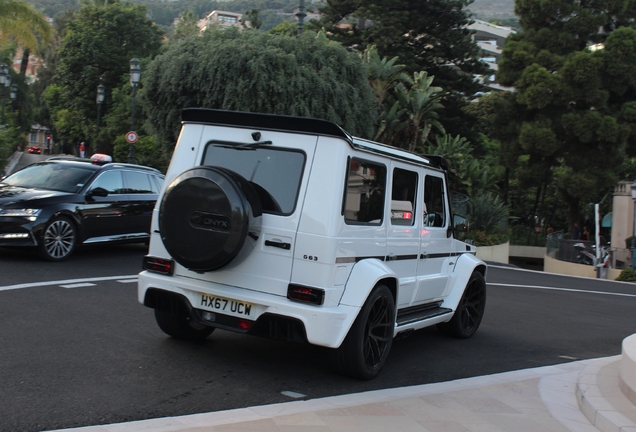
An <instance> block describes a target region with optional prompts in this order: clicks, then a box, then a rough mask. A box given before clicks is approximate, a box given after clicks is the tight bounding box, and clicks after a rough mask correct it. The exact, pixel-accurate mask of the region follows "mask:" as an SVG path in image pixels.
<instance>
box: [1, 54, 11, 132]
mask: <svg viewBox="0 0 636 432" xmlns="http://www.w3.org/2000/svg"><path fill="white" fill-rule="evenodd" d="M8 75H9V66H7V65H6V64H5V63H2V65H0V86H2V124H4V86H5V84H6V83H7V76H8Z"/></svg>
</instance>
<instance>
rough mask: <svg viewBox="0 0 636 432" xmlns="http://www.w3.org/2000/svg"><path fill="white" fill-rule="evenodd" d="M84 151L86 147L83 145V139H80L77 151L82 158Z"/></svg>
mask: <svg viewBox="0 0 636 432" xmlns="http://www.w3.org/2000/svg"><path fill="white" fill-rule="evenodd" d="M85 151H86V147H84V141H82V142H81V143H80V145H79V153H80V157H81V158H83V157H84V152H85Z"/></svg>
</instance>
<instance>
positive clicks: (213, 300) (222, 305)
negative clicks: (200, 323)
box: [199, 294, 252, 317]
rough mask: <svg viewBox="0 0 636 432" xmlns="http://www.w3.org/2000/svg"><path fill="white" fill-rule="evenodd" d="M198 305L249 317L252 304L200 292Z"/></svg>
mask: <svg viewBox="0 0 636 432" xmlns="http://www.w3.org/2000/svg"><path fill="white" fill-rule="evenodd" d="M199 306H200V307H202V308H204V309H209V310H213V311H217V312H221V313H225V314H229V315H238V316H243V317H249V316H250V313H251V312H252V305H251V304H250V303H245V302H240V301H237V300H232V299H227V298H224V297H216V296H212V295H208V294H201V302H200V303H199Z"/></svg>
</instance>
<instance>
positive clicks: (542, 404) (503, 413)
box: [64, 356, 636, 432]
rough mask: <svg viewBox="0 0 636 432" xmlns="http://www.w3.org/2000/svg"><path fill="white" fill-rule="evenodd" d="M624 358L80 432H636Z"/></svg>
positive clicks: (565, 364) (634, 414)
mask: <svg viewBox="0 0 636 432" xmlns="http://www.w3.org/2000/svg"><path fill="white" fill-rule="evenodd" d="M620 358H621V356H614V357H605V358H600V359H593V360H582V361H575V362H571V363H564V364H560V365H556V366H546V367H540V368H535V369H524V370H520V371H513V372H506V373H501V374H495V375H488V376H481V377H475V378H467V379H461V380H456V381H449V382H444V383H435V384H426V385H419V386H413V387H403V388H396V389H387V390H378V391H372V392H366V393H358V394H352V395H344V396H334V397H327V398H322V399H313V400H308V401H296V402H288V403H282V404H275V405H266V406H258V407H252V408H244V409H236V410H230V411H221V412H214V413H204V414H195V415H188V416H182V417H168V418H160V419H152V420H144V421H137V422H130V423H119V424H112V425H102V426H89V427H84V428H76V429H64V431H66V432H68V431H75V432H133V431H134V432H172V431H179V432H239V431H241V432H242V431H263V432H301V431H302V432H305V431H309V432H314V431H315V432H340V431H346V432H387V431H395V432H411V431H412V432H499V431H503V432H541V431H546V432H568V431H571V432H598V431H603V432H636V407H635V406H634V405H633V404H632V403H631V402H630V401H629V400H628V399H627V398H626V397H625V396H624V395H623V394H622V392H621V391H620V390H619V388H618V381H619V380H618V365H619V362H620Z"/></svg>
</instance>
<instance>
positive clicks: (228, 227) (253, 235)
mask: <svg viewBox="0 0 636 432" xmlns="http://www.w3.org/2000/svg"><path fill="white" fill-rule="evenodd" d="M261 215H262V208H261V204H260V200H259V197H258V194H257V193H256V191H255V190H254V188H253V187H252V185H251V184H250V182H248V181H247V180H245V179H244V178H243V177H241V176H240V175H239V174H237V173H235V172H233V171H230V170H227V169H224V168H220V167H207V166H200V167H195V168H192V169H189V170H187V171H185V172H183V173H182V174H180V175H179V176H177V177H176V178H175V179H174V180H173V181H172V182H171V183H170V184H169V185H168V187H167V188H166V191H165V193H164V196H163V198H162V200H161V204H160V207H159V231H160V233H161V238H162V240H163V243H164V245H165V247H166V250H167V251H168V253H170V255H171V256H172V257H173V258H174V260H175V261H177V262H178V263H179V264H181V265H182V266H184V267H186V268H187V269H189V270H192V271H196V272H207V271H214V270H218V269H221V268H224V267H227V266H228V265H229V264H230V263H232V264H233V265H236V264H238V263H240V262H241V261H242V260H243V259H245V257H247V256H248V255H249V253H250V252H251V251H252V250H253V248H254V246H255V245H256V240H257V239H258V237H259V236H260V231H261Z"/></svg>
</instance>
